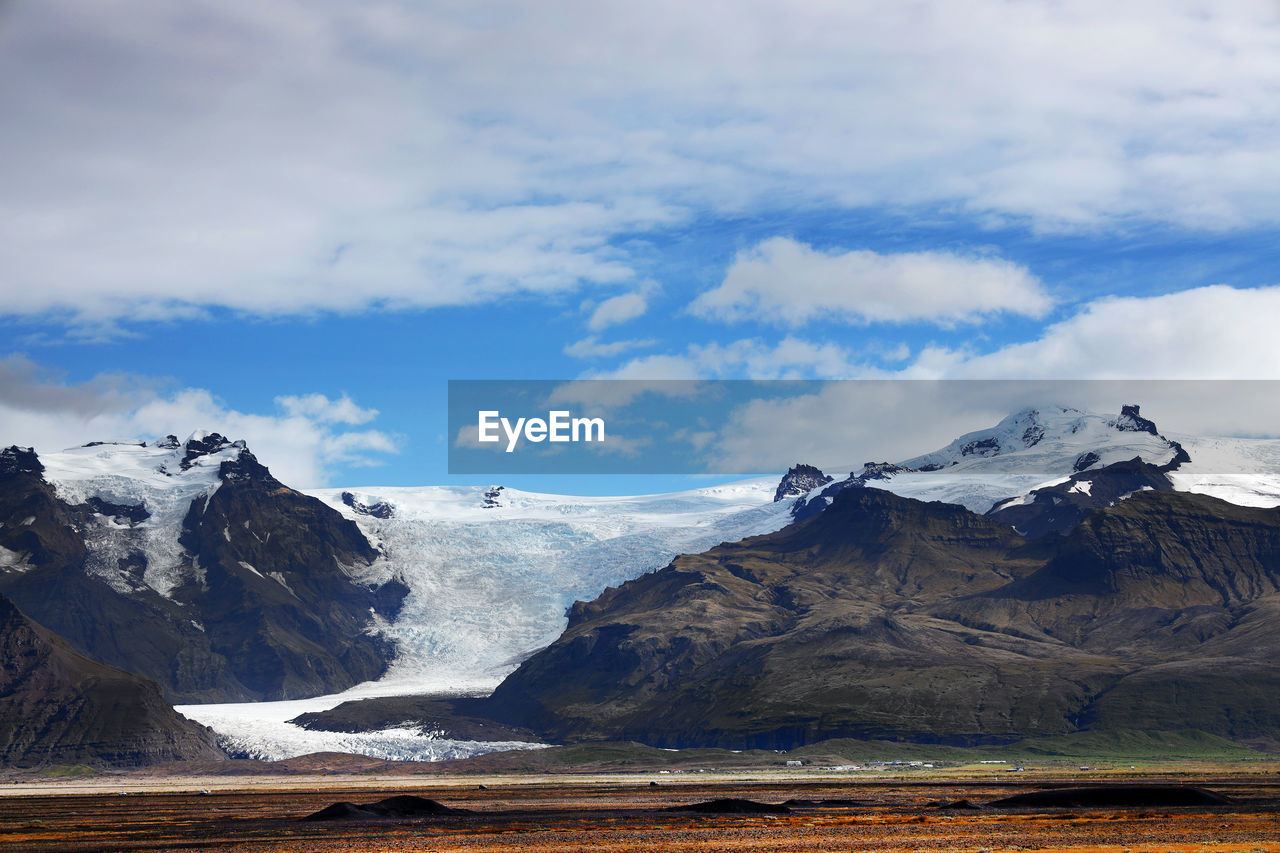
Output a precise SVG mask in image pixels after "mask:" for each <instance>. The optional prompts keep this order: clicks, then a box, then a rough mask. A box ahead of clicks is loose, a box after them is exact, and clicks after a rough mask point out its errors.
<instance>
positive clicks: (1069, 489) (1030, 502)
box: [987, 458, 1173, 539]
mask: <svg viewBox="0 0 1280 853" xmlns="http://www.w3.org/2000/svg"><path fill="white" fill-rule="evenodd" d="M1165 470H1166V468H1165V467H1157V466H1155V465H1151V464H1149V463H1146V462H1143V461H1142V460H1141V459H1138V458H1134V459H1130V460H1129V461H1128V462H1116V463H1115V464H1113V465H1108V466H1106V467H1104V468H1096V469H1093V470H1085V471H1083V472H1081V473H1077V474H1073V475H1072V476H1070V477H1068V478H1067V479H1066V481H1064V482H1061V483H1056V484H1054V485H1052V486H1044V487H1042V488H1039V489H1033V490H1032V491H1031V492H1029V493H1028V494H1026V495H1024V496H1022V497H1018V498H1012V499H1010V500H1007V501H1001V502H1000V503H998V504H996V505H995V506H994V507H992V508H991V510H990V511H989V512H988V513H987V515H988V516H990V517H991V518H995V519H999V520H1000V521H1003V522H1004V523H1006V524H1009V525H1012V526H1013V527H1014V528H1015V529H1016V530H1017V531H1018V532H1019V533H1021V534H1022V535H1023V536H1026V537H1027V538H1028V539H1038V538H1039V537H1041V536H1045V535H1047V534H1049V533H1060V534H1065V533H1067V532H1068V531H1070V530H1072V529H1073V528H1075V526H1076V525H1078V524H1079V523H1080V522H1081V521H1083V520H1084V518H1085V516H1087V515H1088V514H1089V513H1091V512H1093V511H1094V510H1097V509H1103V508H1106V507H1109V506H1114V505H1115V504H1116V503H1118V502H1119V501H1122V500H1124V499H1125V498H1128V497H1129V496H1130V495H1132V494H1134V493H1136V492H1142V491H1151V490H1158V491H1169V490H1171V489H1172V488H1173V483H1171V482H1170V481H1169V478H1168V477H1167V476H1165Z"/></svg>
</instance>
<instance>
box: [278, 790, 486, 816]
mask: <svg viewBox="0 0 1280 853" xmlns="http://www.w3.org/2000/svg"><path fill="white" fill-rule="evenodd" d="M451 814H468V811H467V810H466V809H454V808H450V807H449V806H446V805H443V804H441V803H438V802H436V801H435V800H428V799H424V798H423V797H410V796H400V797H388V798H386V799H385V800H379V801H378V802H376V803H367V804H365V805H356V804H355V803H334V804H333V805H331V806H325V807H324V808H322V809H321V810H320V811H318V812H316V813H315V814H310V815H307V816H306V817H304V818H303V820H397V819H401V818H409V817H430V816H434V815H451Z"/></svg>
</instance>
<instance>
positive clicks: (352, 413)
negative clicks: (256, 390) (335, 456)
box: [276, 394, 378, 425]
mask: <svg viewBox="0 0 1280 853" xmlns="http://www.w3.org/2000/svg"><path fill="white" fill-rule="evenodd" d="M276 405H277V406H279V407H280V408H282V409H284V410H285V411H286V412H287V413H288V414H289V415H291V416H292V417H298V418H310V419H312V420H315V421H318V422H319V423H322V424H351V425H359V424H367V423H368V422H369V421H371V420H373V419H374V418H376V417H377V416H378V410H377V409H362V408H360V407H359V406H357V405H356V404H355V402H354V401H353V400H352V399H351V398H350V397H348V396H347V395H346V394H343V395H342V396H341V397H339V398H338V399H337V400H330V399H329V398H328V397H326V396H325V395H323V394H304V395H301V396H283V397H276Z"/></svg>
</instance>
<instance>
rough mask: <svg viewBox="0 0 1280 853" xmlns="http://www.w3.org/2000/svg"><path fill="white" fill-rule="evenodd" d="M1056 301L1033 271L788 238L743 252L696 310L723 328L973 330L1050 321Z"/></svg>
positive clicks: (937, 254)
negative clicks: (839, 323) (824, 246)
mask: <svg viewBox="0 0 1280 853" xmlns="http://www.w3.org/2000/svg"><path fill="white" fill-rule="evenodd" d="M1052 304H1053V303H1052V301H1051V300H1050V298H1049V295H1048V293H1046V291H1045V289H1044V287H1043V286H1042V285H1041V283H1040V281H1039V280H1038V279H1037V278H1036V277H1035V276H1034V275H1032V274H1031V273H1030V272H1029V271H1028V270H1027V269H1026V268H1025V267H1022V266H1019V265H1017V264H1013V263H1010V262H1008V261H1005V260H1001V259H999V258H972V257H963V256H959V255H955V254H952V253H950V252H904V253H899V254H879V253H877V252H871V251H850V252H835V253H828V252H820V251H817V250H815V249H813V248H812V247H810V246H806V245H804V244H803V243H797V242H796V241H794V240H790V239H788V238H785V237H774V238H771V239H769V240H765V241H764V242H762V243H760V244H759V245H758V246H756V247H755V248H753V249H750V250H748V251H744V252H740V253H739V254H738V256H737V258H735V259H734V262H733V264H732V265H731V266H730V267H729V271H728V273H727V274H726V275H725V278H724V282H723V283H722V284H721V285H720V286H719V287H717V288H715V289H713V290H709V291H707V292H706V293H703V294H702V295H700V296H699V297H698V298H697V299H696V300H694V302H693V304H692V305H691V306H690V310H692V311H693V313H695V314H698V315H701V316H703V317H709V318H714V319H718V320H728V321H739V320H758V321H761V322H765V323H778V324H781V325H787V326H800V325H803V324H805V323H808V322H810V321H813V320H817V319H831V318H833V317H835V318H839V319H846V320H852V321H857V322H864V323H867V322H890V323H902V322H907V321H913V320H928V321H934V322H941V323H972V322H977V321H978V320H980V319H982V318H983V317H985V316H988V315H991V314H995V313H1000V312H1008V313H1012V314H1023V315H1026V316H1030V317H1042V316H1044V314H1046V313H1047V312H1048V311H1049V309H1050V307H1052Z"/></svg>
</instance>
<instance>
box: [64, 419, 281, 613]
mask: <svg viewBox="0 0 1280 853" xmlns="http://www.w3.org/2000/svg"><path fill="white" fill-rule="evenodd" d="M40 462H41V463H43V465H44V478H45V480H46V481H47V482H48V483H49V484H50V485H51V486H53V488H54V491H55V492H56V493H57V495H58V497H59V498H61V499H62V500H64V501H66V502H67V503H69V504H72V505H78V504H87V505H89V506H90V507H93V508H94V509H95V510H96V511H95V513H94V514H93V516H92V517H91V523H90V526H89V527H88V528H87V529H85V530H84V531H83V532H84V535H85V540H86V544H87V545H88V546H89V559H88V570H89V571H90V572H91V573H92V574H95V575H97V576H98V577H101V578H102V579H103V580H104V581H106V582H107V583H108V584H110V585H111V586H112V588H114V589H116V591H118V592H121V593H125V594H129V593H133V592H140V591H142V589H141V587H149V588H151V589H153V590H155V591H156V592H158V593H160V594H161V595H163V596H166V597H167V596H168V595H169V594H170V593H171V592H172V590H173V589H174V588H175V587H176V586H178V585H179V584H180V583H181V582H182V581H183V580H184V579H185V578H186V577H187V575H189V574H190V573H191V572H192V571H193V569H192V567H191V566H190V563H189V561H187V560H186V559H184V558H185V556H186V554H185V551H184V549H183V547H182V546H181V545H180V544H179V542H178V539H179V537H180V536H181V534H182V524H183V520H184V519H185V518H186V516H187V513H188V511H189V510H190V509H191V505H192V502H194V501H197V500H202V499H203V500H206V501H207V500H208V498H210V497H211V496H212V495H213V493H214V492H216V491H217V490H218V488H219V486H221V485H222V484H223V482H225V481H226V480H228V479H234V478H239V477H249V476H259V475H265V474H266V471H267V469H266V468H264V467H263V466H262V465H261V464H260V463H259V462H258V461H257V459H256V458H255V457H254V456H253V454H252V453H251V452H250V451H249V448H248V446H247V445H246V443H245V442H244V441H232V440H231V439H228V438H226V437H225V436H223V435H220V434H219V433H216V432H213V433H206V432H203V431H200V432H195V433H192V434H191V436H190V437H189V438H188V439H187V440H186V441H179V440H178V439H177V437H176V436H173V435H169V436H166V437H164V438H163V439H161V440H159V441H156V442H153V443H148V442H146V441H140V440H136V439H125V440H118V441H110V442H99V441H93V442H89V443H88V444H85V445H82V446H80V447H72V448H68V449H66V450H63V451H60V452H57V453H48V454H42V455H41V456H40ZM133 554H141V555H142V556H143V557H144V558H145V563H146V568H145V570H144V571H143V572H142V575H141V578H140V579H139V577H138V574H137V572H136V571H129V570H125V569H122V568H121V566H122V560H123V561H125V562H126V563H127V562H128V559H129V557H130V555H133Z"/></svg>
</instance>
